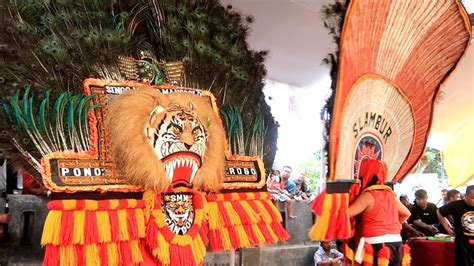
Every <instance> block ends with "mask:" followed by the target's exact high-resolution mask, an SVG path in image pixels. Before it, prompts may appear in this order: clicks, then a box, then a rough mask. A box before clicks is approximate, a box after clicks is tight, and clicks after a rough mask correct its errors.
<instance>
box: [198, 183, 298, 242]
mask: <svg viewBox="0 0 474 266" xmlns="http://www.w3.org/2000/svg"><path fill="white" fill-rule="evenodd" d="M207 201H208V204H209V241H210V244H211V250H213V251H219V250H229V249H238V248H246V247H254V246H261V245H264V244H272V243H276V242H278V241H286V240H288V238H289V235H288V233H287V232H286V230H285V229H284V228H283V226H282V224H281V222H282V218H281V215H280V212H279V211H278V209H276V207H275V205H274V204H272V203H271V198H270V195H269V194H268V193H266V192H257V193H225V194H210V195H208V196H207Z"/></svg>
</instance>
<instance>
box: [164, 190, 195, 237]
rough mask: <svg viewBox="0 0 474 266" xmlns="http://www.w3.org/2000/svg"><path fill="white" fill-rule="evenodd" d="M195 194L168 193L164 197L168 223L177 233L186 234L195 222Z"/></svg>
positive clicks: (172, 230)
mask: <svg viewBox="0 0 474 266" xmlns="http://www.w3.org/2000/svg"><path fill="white" fill-rule="evenodd" d="M192 199H193V195H192V194H188V193H172V194H166V195H165V196H164V198H163V203H164V208H165V213H166V220H165V222H166V225H168V228H169V229H170V230H171V232H173V233H174V234H176V235H185V234H186V233H187V232H188V230H189V228H191V226H192V225H193V223H194V207H193V200H192Z"/></svg>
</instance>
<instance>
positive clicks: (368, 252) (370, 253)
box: [362, 244, 374, 266]
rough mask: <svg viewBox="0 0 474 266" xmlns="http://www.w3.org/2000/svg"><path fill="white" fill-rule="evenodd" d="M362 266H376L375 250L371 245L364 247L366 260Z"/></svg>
mask: <svg viewBox="0 0 474 266" xmlns="http://www.w3.org/2000/svg"><path fill="white" fill-rule="evenodd" d="M362 265H364V266H372V265H374V249H373V247H372V245H371V244H365V245H364V258H363V264H362Z"/></svg>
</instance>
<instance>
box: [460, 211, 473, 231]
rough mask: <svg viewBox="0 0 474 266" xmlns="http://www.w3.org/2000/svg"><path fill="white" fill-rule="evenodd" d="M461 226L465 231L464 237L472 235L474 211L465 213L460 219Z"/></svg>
mask: <svg viewBox="0 0 474 266" xmlns="http://www.w3.org/2000/svg"><path fill="white" fill-rule="evenodd" d="M461 224H462V226H463V227H464V229H465V230H466V233H465V234H466V235H470V236H472V235H474V211H469V212H466V213H465V214H464V215H463V216H462V217H461Z"/></svg>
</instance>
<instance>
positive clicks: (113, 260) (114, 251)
mask: <svg viewBox="0 0 474 266" xmlns="http://www.w3.org/2000/svg"><path fill="white" fill-rule="evenodd" d="M117 255H118V248H117V244H116V243H108V244H107V258H108V260H107V262H108V263H109V265H111V266H116V265H119V258H118V256H117Z"/></svg>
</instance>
